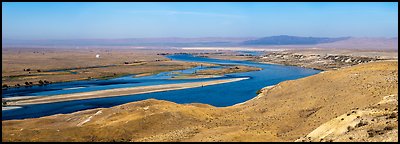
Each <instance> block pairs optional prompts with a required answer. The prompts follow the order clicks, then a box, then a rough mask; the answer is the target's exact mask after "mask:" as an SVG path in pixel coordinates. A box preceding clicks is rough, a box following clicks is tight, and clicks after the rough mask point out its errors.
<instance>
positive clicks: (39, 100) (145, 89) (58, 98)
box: [7, 77, 248, 106]
mask: <svg viewBox="0 0 400 144" xmlns="http://www.w3.org/2000/svg"><path fill="white" fill-rule="evenodd" d="M245 79H248V77H246V78H230V79H221V80H212V81H204V82H189V83H178V84H165V85H153V86H139V87H130V88H117V89H108V90H99V91H91V92H82V93H73V94H61V95H54V96H46V97H36V98H32V99H24V100H20V101H13V102H9V103H8V104H7V105H12V106H23V105H32V104H45V103H54V102H63V101H72V100H83V99H93V98H105V97H115V96H126V95H134V94H144V93H152V92H161V91H169V90H179V89H187V88H195V87H202V86H208V85H216V84H222V83H229V82H235V81H240V80H245Z"/></svg>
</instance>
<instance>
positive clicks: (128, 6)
mask: <svg viewBox="0 0 400 144" xmlns="http://www.w3.org/2000/svg"><path fill="white" fill-rule="evenodd" d="M2 21H3V25H2V31H3V32H2V39H15V40H74V39H135V38H205V37H208V38H209V37H219V38H228V37H229V38H243V37H255V38H260V37H268V36H276V35H291V36H302V37H379V38H397V35H398V33H397V31H398V3H395V2H380V3H243V2H240V3H227V2H224V3H222V2H221V3H143V2H142V3H12V2H3V3H2Z"/></svg>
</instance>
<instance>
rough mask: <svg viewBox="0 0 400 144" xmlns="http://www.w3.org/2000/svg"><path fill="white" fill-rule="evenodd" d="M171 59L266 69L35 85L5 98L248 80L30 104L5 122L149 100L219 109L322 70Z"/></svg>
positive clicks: (11, 112) (5, 113)
mask: <svg viewBox="0 0 400 144" xmlns="http://www.w3.org/2000/svg"><path fill="white" fill-rule="evenodd" d="M167 57H168V58H170V59H172V60H178V61H188V62H205V63H214V64H222V65H246V66H254V67H260V68H262V69H263V70H260V71H252V72H242V73H233V74H226V75H224V76H222V77H216V78H204V79H182V80H172V79H170V78H171V77H173V76H176V75H177V73H184V74H185V73H186V74H190V73H193V72H195V71H197V70H201V69H220V68H222V67H224V66H213V67H205V66H199V67H195V68H191V69H187V70H178V71H171V72H162V73H159V74H156V75H151V76H145V77H138V78H134V77H133V75H129V76H124V77H119V78H114V79H108V80H98V79H94V80H85V81H74V82H65V83H54V84H50V85H46V86H32V87H26V88H25V87H22V88H11V89H7V90H3V93H2V97H3V98H7V97H14V96H52V95H57V94H68V93H78V92H87V91H96V90H104V89H113V88H123V87H135V86H147V85H159V84H172V83H183V82H196V81H209V80H215V79H226V78H238V77H248V78H249V79H246V80H242V81H237V82H231V83H224V84H217V85H211V86H205V87H198V88H189V89H183V90H172V91H165V92H154V93H147V94H139V95H130V96H120V97H108V98H96V99H87V100H75V101H67V102H57V103H49V104H36V105H27V106H24V107H22V108H18V109H12V110H4V111H2V120H10V119H24V118H36V117H42V116H48V115H53V114H60V113H64V114H65V113H72V112H76V111H80V110H86V109H93V108H108V107H112V106H116V105H121V104H124V103H129V102H133V101H140V100H145V99H149V98H154V99H159V100H168V101H172V102H175V103H180V104H185V103H204V104H210V105H213V106H216V107H226V106H231V105H234V104H237V103H242V102H245V101H247V100H249V99H251V98H253V97H255V96H256V91H257V90H259V89H261V88H263V87H265V86H270V85H275V84H277V83H279V82H282V81H286V80H293V79H298V78H302V77H306V76H310V75H314V74H317V73H319V72H320V71H319V70H313V69H306V68H301V67H294V66H282V65H273V64H262V63H256V62H251V61H238V60H220V59H211V58H205V57H195V56H192V55H188V54H179V55H168V56H167Z"/></svg>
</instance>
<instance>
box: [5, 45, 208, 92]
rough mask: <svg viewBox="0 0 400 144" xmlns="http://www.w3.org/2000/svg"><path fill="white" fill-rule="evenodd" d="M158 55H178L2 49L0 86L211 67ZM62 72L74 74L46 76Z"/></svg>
mask: <svg viewBox="0 0 400 144" xmlns="http://www.w3.org/2000/svg"><path fill="white" fill-rule="evenodd" d="M160 52H169V53H174V52H177V51H176V50H140V49H105V48H97V49H96V48H91V49H85V48H80V49H71V48H70V49H51V48H3V49H2V66H3V67H2V85H4V84H5V85H7V86H15V85H17V84H19V85H20V86H25V85H26V84H25V82H28V83H29V82H32V84H34V85H37V84H39V81H40V80H42V81H44V80H46V81H49V82H63V81H74V80H84V79H90V78H109V77H116V76H120V75H126V74H141V75H151V74H154V73H158V72H162V71H171V70H181V69H187V68H191V67H195V66H199V65H203V66H211V64H205V63H203V64H201V63H190V62H181V61H171V60H169V59H167V58H165V57H164V56H162V55H157V53H160ZM96 54H99V55H100V58H96ZM125 62H126V63H125ZM101 66H104V67H101ZM24 69H30V71H24ZM63 69H75V70H66V71H58V72H46V71H48V70H63ZM38 70H39V71H40V72H39V71H38Z"/></svg>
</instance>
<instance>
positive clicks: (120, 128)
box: [2, 61, 398, 141]
mask: <svg viewBox="0 0 400 144" xmlns="http://www.w3.org/2000/svg"><path fill="white" fill-rule="evenodd" d="M397 64H398V62H397V61H382V62H371V63H366V64H360V65H357V66H353V67H349V68H343V69H339V70H335V71H327V72H323V73H320V74H317V75H314V76H310V77H306V78H302V79H298V80H292V81H285V82H281V83H279V84H278V85H276V86H274V87H272V88H271V87H269V88H265V89H264V90H263V91H262V93H261V94H260V95H258V96H257V97H256V98H254V99H252V100H249V101H247V102H245V103H243V104H237V105H234V106H231V107H225V108H217V107H213V106H209V105H206V104H176V103H172V102H168V101H161V100H154V99H149V100H144V101H138V102H132V103H128V104H124V105H120V106H115V107H112V108H104V109H92V110H86V111H81V112H75V113H72V114H61V115H53V116H47V117H42V118H35V119H25V120H9V121H3V122H2V126H3V128H2V135H3V136H2V140H3V141H295V140H297V139H298V138H300V137H304V136H306V135H308V134H309V133H310V132H312V131H313V130H315V129H317V128H318V127H319V126H321V125H322V124H324V123H326V122H328V121H331V120H332V119H335V118H337V117H339V116H341V115H343V114H345V113H347V112H349V111H351V110H354V109H366V108H369V107H371V106H374V105H375V104H377V103H378V102H380V101H381V100H382V99H383V98H384V97H385V96H388V95H395V96H397V94H398V92H397V91H398V66H397ZM396 109H397V107H396ZM396 119H397V117H396ZM393 128H394V129H395V130H397V129H398V127H397V125H396V126H395V127H393ZM393 137H397V135H393ZM360 141H361V140H360Z"/></svg>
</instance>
